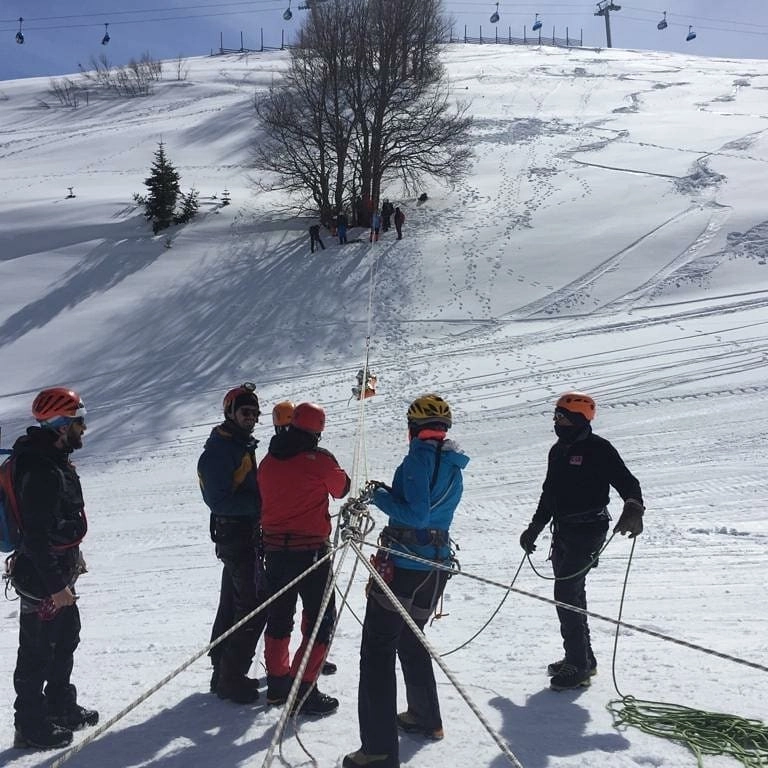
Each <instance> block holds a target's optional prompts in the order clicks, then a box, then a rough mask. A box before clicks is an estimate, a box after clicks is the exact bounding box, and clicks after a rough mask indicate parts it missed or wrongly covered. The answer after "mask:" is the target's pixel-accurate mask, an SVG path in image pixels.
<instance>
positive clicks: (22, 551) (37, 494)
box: [11, 387, 99, 749]
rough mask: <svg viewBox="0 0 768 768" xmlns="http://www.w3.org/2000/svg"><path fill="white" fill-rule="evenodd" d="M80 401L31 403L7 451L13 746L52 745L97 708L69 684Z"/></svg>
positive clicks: (75, 639)
mask: <svg viewBox="0 0 768 768" xmlns="http://www.w3.org/2000/svg"><path fill="white" fill-rule="evenodd" d="M85 413H86V412H85V406H84V405H83V401H82V400H81V399H80V396H79V395H78V394H77V393H76V392H73V391H72V390H69V389H65V388H63V387H54V388H52V389H44V390H43V391H42V392H40V394H38V396H37V397H36V398H35V400H34V402H33V403H32V415H33V416H34V418H35V419H36V420H37V421H38V423H39V424H40V426H38V427H29V428H28V429H27V433H26V435H24V436H22V437H20V438H19V439H18V440H17V441H16V442H15V444H14V446H13V451H12V454H11V457H12V460H13V461H14V470H13V473H14V474H13V485H14V489H15V493H16V498H17V501H18V507H19V516H20V520H21V529H22V538H21V543H20V544H19V546H18V548H17V549H16V552H15V554H14V555H13V556H12V557H11V580H12V584H13V587H14V589H15V590H16V592H17V593H18V595H19V598H20V610H19V624H20V629H19V653H18V657H17V661H16V669H15V671H14V673H13V684H14V688H15V690H16V701H15V703H14V710H15V715H14V724H15V727H16V731H15V736H14V747H17V748H26V747H32V748H36V749H53V748H57V747H65V746H67V745H68V744H70V743H71V741H72V731H74V730H77V729H79V728H83V727H85V726H87V725H95V724H96V723H97V722H98V720H99V713H98V712H96V711H95V710H92V709H86V708H85V707H82V706H80V705H79V704H78V703H77V689H76V688H75V686H74V685H72V683H71V682H70V678H71V675H72V668H73V664H74V653H75V649H76V648H77V646H78V644H79V642H80V612H79V611H78V608H77V603H76V602H75V601H76V600H77V595H76V593H75V581H76V580H77V578H78V576H79V575H80V574H81V573H84V572H85V563H84V561H83V558H82V555H81V554H80V546H79V545H80V542H81V541H82V539H83V537H84V536H85V534H86V531H87V530H88V523H87V521H86V517H85V505H84V502H83V491H82V488H81V487H80V478H79V477H78V475H77V472H76V471H75V467H74V465H73V464H72V463H71V462H70V460H69V455H70V454H71V453H72V451H75V450H77V449H78V448H82V447H83V439H82V438H83V433H84V432H85Z"/></svg>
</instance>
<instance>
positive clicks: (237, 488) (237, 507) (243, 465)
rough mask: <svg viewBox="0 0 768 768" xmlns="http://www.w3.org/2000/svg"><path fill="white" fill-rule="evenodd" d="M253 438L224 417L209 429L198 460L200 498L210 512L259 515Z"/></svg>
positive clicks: (235, 515) (218, 514) (259, 499)
mask: <svg viewBox="0 0 768 768" xmlns="http://www.w3.org/2000/svg"><path fill="white" fill-rule="evenodd" d="M256 445H257V443H256V440H254V438H253V437H251V435H246V434H245V433H244V432H243V431H242V430H240V429H238V428H237V426H236V425H234V424H232V423H231V422H229V421H225V422H224V423H223V424H220V425H219V426H218V427H215V428H214V430H213V431H212V432H211V435H210V437H209V438H208V440H206V443H205V449H204V450H203V453H202V454H201V456H200V459H199V460H198V462H197V476H198V479H199V481H200V490H201V491H202V494H203V501H205V503H206V504H207V505H208V506H209V507H210V509H211V514H213V515H217V516H223V517H240V518H243V517H248V518H252V519H253V520H254V521H255V522H258V521H259V518H260V516H261V497H260V495H259V487H258V485H257V483H256V460H255V455H254V452H255V450H256Z"/></svg>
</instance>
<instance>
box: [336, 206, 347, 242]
mask: <svg viewBox="0 0 768 768" xmlns="http://www.w3.org/2000/svg"><path fill="white" fill-rule="evenodd" d="M348 226H349V221H348V220H347V215H346V214H345V213H344V212H343V211H339V215H338V216H337V217H336V232H337V233H338V235H339V245H346V244H347V227H348Z"/></svg>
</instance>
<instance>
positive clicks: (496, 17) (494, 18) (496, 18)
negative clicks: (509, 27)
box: [491, 3, 499, 24]
mask: <svg viewBox="0 0 768 768" xmlns="http://www.w3.org/2000/svg"><path fill="white" fill-rule="evenodd" d="M498 23H499V4H498V3H496V10H495V11H494V12H493V13H492V14H491V24H498Z"/></svg>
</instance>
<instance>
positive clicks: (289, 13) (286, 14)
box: [283, 0, 293, 21]
mask: <svg viewBox="0 0 768 768" xmlns="http://www.w3.org/2000/svg"><path fill="white" fill-rule="evenodd" d="M283 18H284V19H285V20H286V21H290V20H291V19H292V18H293V12H292V11H291V0H288V7H287V8H286V9H285V10H284V11H283Z"/></svg>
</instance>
